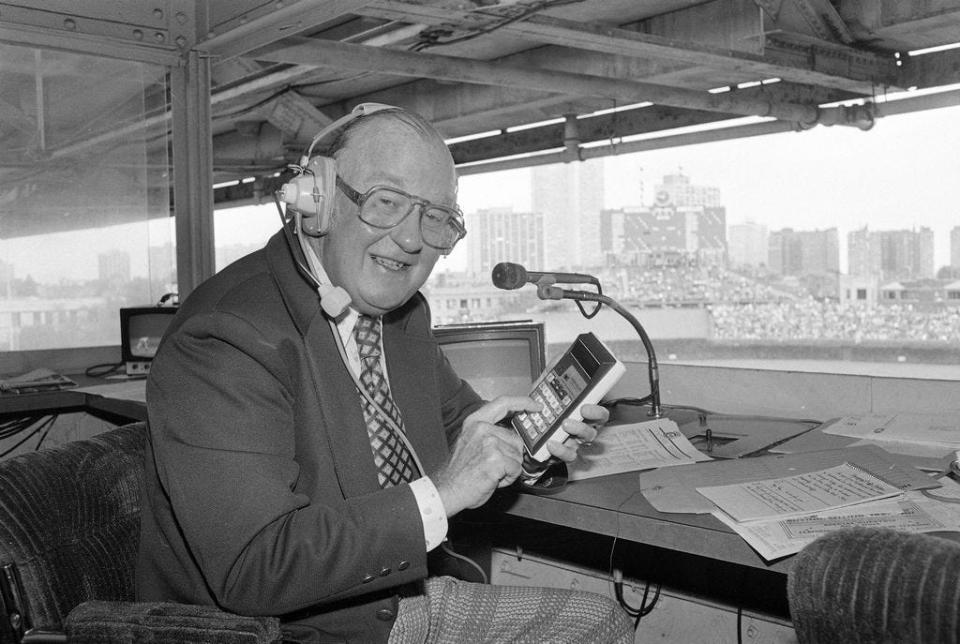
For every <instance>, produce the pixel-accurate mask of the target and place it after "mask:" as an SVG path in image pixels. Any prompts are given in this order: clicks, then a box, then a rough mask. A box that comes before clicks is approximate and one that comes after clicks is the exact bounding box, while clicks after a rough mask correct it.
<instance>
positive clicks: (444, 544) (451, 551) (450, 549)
mask: <svg viewBox="0 0 960 644" xmlns="http://www.w3.org/2000/svg"><path fill="white" fill-rule="evenodd" d="M440 548H441V549H442V550H443V551H444V552H445V553H447V555H449V556H451V557H453V558H454V559H459V560H460V561H462V562H464V563H465V564H467V565H469V566H471V567H473V568H474V569H475V570H476V571H477V573H478V574H479V575H480V579H482V580H483V581H482V582H481V583H484V584H488V583H490V581H489V579H487V573H485V572H484V571H483V568H481V567H480V564H478V563H477V562H476V561H474V560H473V559H471V558H470V557H467V556H466V555H462V554H460V553H459V552H456V551H455V550H454V549H453V546H452V545H450V540H449V539H444V540H443V541H442V542H440Z"/></svg>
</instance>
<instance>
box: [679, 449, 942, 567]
mask: <svg viewBox="0 0 960 644" xmlns="http://www.w3.org/2000/svg"><path fill="white" fill-rule="evenodd" d="M697 491H698V492H699V493H700V494H702V495H704V496H705V497H707V498H708V499H710V500H711V501H713V503H715V504H716V506H717V510H716V511H715V512H714V513H713V514H714V516H716V517H717V518H718V519H720V520H721V521H722V522H723V523H725V524H726V525H728V526H729V527H731V528H732V529H733V530H734V531H735V532H736V533H737V534H739V535H740V536H741V537H742V538H743V539H744V540H745V541H746V542H747V543H749V544H750V546H751V547H752V548H753V549H754V550H756V551H757V552H758V553H759V554H760V556H762V557H763V558H764V559H765V560H767V561H770V560H772V559H778V558H780V557H785V556H787V555H791V554H794V553H796V552H799V551H800V550H801V549H802V548H803V546H805V545H807V544H808V543H810V542H811V541H813V540H814V539H816V538H817V537H818V536H820V535H821V534H825V533H827V532H830V531H832V530H837V529H839V528H844V527H853V526H872V527H889V528H893V529H900V530H908V531H912V532H931V531H936V530H950V529H957V526H960V512H956V511H954V510H953V509H952V508H951V512H953V514H957V515H958V516H956V517H953V516H952V515H951V516H950V517H949V518H948V520H947V521H940V520H938V519H937V518H934V516H933V514H931V512H930V507H931V506H930V502H932V503H935V504H937V505H938V506H943V505H945V504H944V503H942V502H939V501H932V499H930V498H928V497H923V496H922V495H921V494H920V493H919V492H911V493H909V494H907V495H905V494H904V493H903V492H901V490H900V489H898V488H896V487H894V486H893V485H890V484H889V483H887V482H886V481H884V480H882V479H880V478H878V477H876V476H874V475H873V474H871V473H870V472H867V471H866V470H863V469H861V468H859V467H857V466H855V465H851V464H850V463H843V464H841V465H837V466H836V467H831V468H829V469H825V470H819V471H816V472H810V473H807V474H799V475H795V476H787V477H782V478H777V479H768V480H763V481H751V482H748V483H737V484H733V485H719V486H712V487H700V488H697ZM937 515H938V517H941V515H940V514H939V513H937ZM941 518H945V517H941ZM950 526H953V527H950Z"/></svg>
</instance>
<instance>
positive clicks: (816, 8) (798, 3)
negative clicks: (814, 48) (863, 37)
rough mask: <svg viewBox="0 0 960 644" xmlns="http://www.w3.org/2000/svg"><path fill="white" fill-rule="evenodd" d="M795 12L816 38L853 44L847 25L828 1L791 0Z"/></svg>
mask: <svg viewBox="0 0 960 644" xmlns="http://www.w3.org/2000/svg"><path fill="white" fill-rule="evenodd" d="M792 2H793V5H794V6H795V7H796V8H797V11H798V12H799V13H800V15H801V16H803V19H804V20H805V21H806V23H807V25H809V27H810V28H811V29H812V30H813V33H814V34H815V35H816V36H817V38H822V39H823V40H839V41H840V42H843V43H848V44H849V43H851V42H853V40H854V39H853V35H852V34H851V33H850V29H849V28H848V27H847V24H846V23H845V22H844V21H843V18H841V17H840V14H839V13H837V10H836V9H835V8H834V7H833V5H832V4H830V2H829V1H828V0H792Z"/></svg>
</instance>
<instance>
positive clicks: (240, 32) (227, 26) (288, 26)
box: [197, 0, 369, 60]
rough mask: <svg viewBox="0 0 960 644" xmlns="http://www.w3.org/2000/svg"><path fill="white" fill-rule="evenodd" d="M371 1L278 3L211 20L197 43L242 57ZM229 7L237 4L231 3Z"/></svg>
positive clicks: (213, 51) (217, 52)
mask: <svg viewBox="0 0 960 644" xmlns="http://www.w3.org/2000/svg"><path fill="white" fill-rule="evenodd" d="M368 1H369V0H299V2H298V1H297V0H292V1H289V0H288V2H286V3H284V2H277V3H276V4H269V5H266V6H270V7H279V8H273V9H269V10H268V12H267V13H264V9H262V8H258V9H255V10H251V11H249V12H246V13H240V14H237V15H234V16H231V17H230V19H228V20H225V21H222V22H219V23H217V22H216V17H211V18H209V19H208V23H209V24H210V29H209V33H207V34H206V37H205V38H203V39H201V40H200V42H198V43H197V49H199V50H201V51H204V52H206V53H208V54H209V55H211V56H213V57H215V58H219V59H220V60H224V59H227V58H232V57H234V56H240V55H242V54H245V53H247V52H248V51H252V50H254V49H258V48H260V47H263V46H266V45H269V44H271V43H273V42H276V41H278V40H281V39H283V38H287V37H289V36H292V35H295V34H298V33H301V32H304V31H306V30H308V29H313V28H314V27H317V26H319V25H322V24H324V23H326V22H329V21H331V20H334V19H336V18H339V17H341V16H344V15H347V14H352V13H356V12H357V10H358V9H359V8H360V7H362V6H363V5H365V4H367V2H368ZM226 6H235V5H234V4H233V3H229V5H226Z"/></svg>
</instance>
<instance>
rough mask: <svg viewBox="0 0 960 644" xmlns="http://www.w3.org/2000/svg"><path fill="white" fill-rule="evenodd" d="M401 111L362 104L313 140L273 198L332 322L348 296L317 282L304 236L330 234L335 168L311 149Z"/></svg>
mask: <svg viewBox="0 0 960 644" xmlns="http://www.w3.org/2000/svg"><path fill="white" fill-rule="evenodd" d="M400 109H401V108H399V107H394V106H393V105H385V104H383V103H361V104H360V105H357V106H356V107H355V108H353V109H352V110H351V111H350V112H349V113H348V114H346V115H344V116H342V117H340V118H338V119H337V120H335V121H333V122H332V123H330V124H329V125H328V126H327V127H325V128H323V129H322V130H320V132H318V133H317V135H316V136H314V137H313V140H312V141H311V142H310V147H308V148H307V151H306V152H305V153H304V154H303V156H301V157H300V163H299V165H295V166H292V167H293V168H294V169H295V170H296V171H297V174H296V175H295V176H294V177H293V179H291V180H290V181H289V182H287V183H285V184H284V185H283V186H282V187H281V188H280V190H278V191H277V193H276V195H275V200H276V202H277V209H278V210H279V211H280V218H281V220H282V221H283V233H284V236H285V237H286V239H287V244H288V245H289V246H290V252H291V253H292V254H293V256H294V260H295V261H296V263H297V268H298V269H299V270H300V272H301V273H303V275H304V276H305V277H306V278H307V279H308V280H310V282H311V283H313V285H314V286H315V287H316V289H317V293H318V294H319V295H320V305H321V306H322V307H323V310H324V312H325V313H326V314H327V315H329V316H330V317H331V318H334V319H336V318H339V317H340V316H341V315H343V313H344V312H345V311H346V310H347V307H348V306H350V295H349V294H348V293H347V292H346V290H344V289H343V288H341V287H339V286H333V285H332V284H324V283H323V282H321V281H320V278H319V275H321V274H322V270H321V267H320V258H319V257H318V256H317V253H316V252H315V251H314V249H313V247H312V246H310V244H309V243H307V240H306V239H305V236H306V237H323V236H324V235H326V234H327V232H328V231H329V230H330V220H331V218H332V216H333V205H334V203H335V202H336V192H337V164H336V161H334V159H332V158H331V157H327V156H321V155H318V156H315V157H311V155H312V154H313V148H314V147H316V145H317V143H319V142H320V141H322V140H323V139H324V138H326V137H328V136H330V135H331V134H332V133H334V132H336V131H338V130H342V129H343V128H345V127H346V126H347V125H348V124H350V123H351V122H352V121H355V120H356V119H358V118H361V117H364V116H369V115H371V114H375V113H377V112H382V111H385V110H400ZM281 201H282V202H284V203H285V204H287V207H288V210H289V211H290V212H292V214H293V220H294V224H293V226H292V228H293V232H292V234H291V231H290V228H291V226H289V218H287V217H285V216H284V214H283V211H282V210H281V208H280V202H281ZM294 235H296V237H297V238H298V240H299V244H297V243H296V242H294V240H293V236H294ZM297 245H298V246H299V247H300V250H301V251H302V252H303V256H304V257H305V258H306V261H307V264H306V265H304V264H303V262H301V261H300V260H299V258H298V256H297V252H296V251H295V250H294V246H297Z"/></svg>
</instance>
